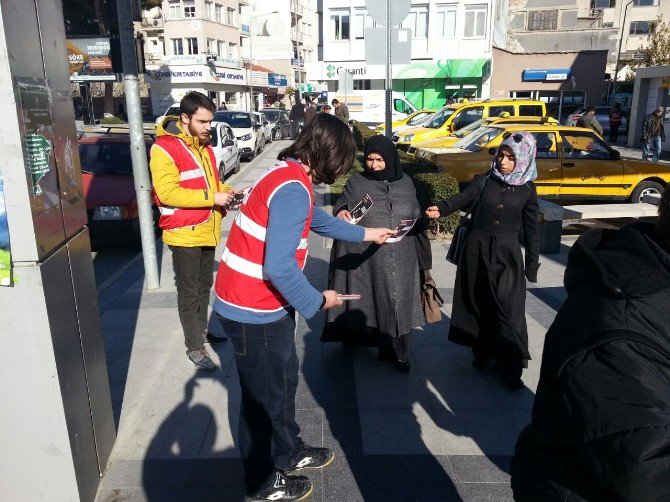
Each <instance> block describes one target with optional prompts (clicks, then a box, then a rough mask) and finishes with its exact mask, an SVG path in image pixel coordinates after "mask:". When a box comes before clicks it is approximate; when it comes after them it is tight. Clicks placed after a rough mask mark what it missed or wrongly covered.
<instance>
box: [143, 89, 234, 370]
mask: <svg viewBox="0 0 670 502" xmlns="http://www.w3.org/2000/svg"><path fill="white" fill-rule="evenodd" d="M179 108H180V109H179V111H180V116H179V120H176V119H175V118H174V117H167V118H166V119H165V120H163V122H162V123H161V124H160V125H159V126H158V127H157V128H156V143H155V144H154V145H153V146H152V147H151V160H150V162H149V166H150V168H151V178H152V181H153V185H154V190H155V192H156V203H157V205H158V209H159V210H160V219H159V220H158V222H159V225H160V227H161V228H162V229H163V242H164V243H165V244H167V245H168V247H169V248H170V251H172V261H173V268H174V274H175V281H176V284H177V306H178V309H179V320H180V321H181V325H182V329H183V330H184V340H185V343H186V354H187V356H188V358H189V359H190V360H191V362H192V363H193V364H195V366H196V367H197V368H198V369H202V370H207V371H212V370H214V369H216V366H215V364H214V362H213V361H212V359H211V357H210V356H209V354H208V353H207V350H206V349H205V346H204V342H205V340H207V341H209V342H210V343H215V342H221V341H224V340H225V338H221V337H216V336H214V335H213V334H212V333H209V332H208V331H207V321H208V312H207V309H208V307H209V293H210V290H211V288H212V282H213V277H212V275H213V269H214V249H215V248H216V246H217V245H218V244H219V242H220V241H221V220H222V218H223V216H224V215H225V214H226V208H227V207H228V205H229V204H230V202H232V200H233V189H232V188H231V187H230V186H228V185H225V184H223V183H222V182H221V180H220V179H219V170H218V169H217V168H216V158H215V157H214V150H212V147H211V146H210V144H209V141H210V129H211V126H212V119H213V118H214V111H215V110H216V105H215V104H214V102H213V101H212V100H211V99H209V98H208V97H207V96H205V95H204V94H202V93H200V92H195V91H194V92H189V93H188V94H186V96H184V98H183V99H182V100H181V102H180V106H179Z"/></svg>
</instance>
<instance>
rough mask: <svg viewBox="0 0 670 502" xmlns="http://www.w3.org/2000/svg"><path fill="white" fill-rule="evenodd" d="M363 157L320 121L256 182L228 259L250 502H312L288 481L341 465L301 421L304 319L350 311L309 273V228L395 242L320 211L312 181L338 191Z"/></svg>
mask: <svg viewBox="0 0 670 502" xmlns="http://www.w3.org/2000/svg"><path fill="white" fill-rule="evenodd" d="M355 157H356V143H355V142H354V138H353V135H352V134H351V131H350V130H349V128H348V127H347V126H345V125H343V124H342V123H341V122H340V121H339V120H337V119H336V118H335V117H333V116H331V115H326V114H320V115H318V116H317V117H315V118H314V119H313V120H312V121H311V122H310V123H309V124H307V125H306V126H305V128H304V129H303V130H302V132H301V133H300V135H299V136H298V139H297V140H296V141H295V142H294V143H293V144H292V145H291V146H289V147H288V148H286V149H284V150H282V151H281V152H280V153H279V156H278V160H279V161H278V162H277V163H276V164H275V165H274V166H273V167H271V168H270V169H269V170H268V171H266V173H265V174H264V175H263V176H262V177H261V178H260V179H259V180H257V181H256V183H254V184H253V187H252V188H251V191H250V192H249V193H248V195H247V196H246V197H245V201H244V202H243V203H242V205H241V206H240V209H239V211H238V213H237V217H236V218H235V221H234V223H233V226H232V228H231V230H230V234H229V237H228V241H227V242H226V247H225V249H224V251H223V254H222V256H221V261H220V263H219V271H218V274H217V279H216V296H217V299H216V301H215V303H214V309H215V310H216V312H217V314H218V317H219V321H220V322H221V325H222V326H223V329H224V331H225V332H226V333H227V334H228V336H230V338H231V340H232V343H233V346H234V348H235V361H236V366H237V374H238V376H239V380H240V387H241V390H242V406H241V409H240V420H239V435H238V437H239V448H240V453H241V456H242V463H243V465H244V480H245V485H246V492H247V496H248V497H249V499H248V500H254V501H257V500H279V501H281V500H284V501H288V500H303V497H304V498H306V497H307V496H308V495H309V494H310V493H311V492H312V484H311V482H310V481H309V479H307V478H306V477H304V476H288V474H289V473H295V472H298V471H300V470H302V469H317V468H321V467H325V466H326V465H328V464H330V463H331V462H332V461H333V458H334V455H333V453H332V452H331V451H330V450H329V449H327V448H316V447H312V446H308V445H306V444H305V443H304V442H303V440H302V439H301V437H300V427H299V426H298V424H297V423H296V421H295V394H296V389H297V386H298V369H299V362H298V356H297V353H296V348H295V327H296V319H295V315H296V311H297V312H298V313H300V314H301V315H302V316H303V317H305V318H306V319H310V318H312V317H314V315H316V313H317V312H318V311H319V310H325V309H329V308H331V307H333V306H336V305H341V304H342V300H340V299H338V296H337V295H338V293H337V292H336V291H332V290H327V291H318V290H316V289H315V288H314V287H313V286H312V285H310V284H309V282H308V281H307V277H305V274H304V273H303V271H302V269H303V267H304V265H305V261H306V259H307V238H308V236H309V232H310V230H313V231H315V232H317V233H319V234H320V235H323V236H326V237H331V238H334V239H342V240H346V241H350V242H362V241H374V242H376V243H378V244H382V243H383V242H384V241H385V240H386V239H387V238H388V237H389V236H390V235H393V234H394V232H393V231H391V230H389V229H388V228H363V227H361V226H358V225H351V224H350V223H347V222H344V221H342V220H341V219H339V218H335V217H333V216H330V215H328V214H326V213H325V212H324V211H323V210H322V209H321V208H319V207H317V206H315V204H314V189H313V183H326V184H332V183H333V182H334V181H335V179H336V178H337V177H338V176H340V175H342V174H344V173H346V172H347V171H348V170H349V168H350V167H351V165H352V164H353V161H354V159H355ZM344 292H346V291H344Z"/></svg>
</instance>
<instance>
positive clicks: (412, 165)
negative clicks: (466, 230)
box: [330, 121, 459, 236]
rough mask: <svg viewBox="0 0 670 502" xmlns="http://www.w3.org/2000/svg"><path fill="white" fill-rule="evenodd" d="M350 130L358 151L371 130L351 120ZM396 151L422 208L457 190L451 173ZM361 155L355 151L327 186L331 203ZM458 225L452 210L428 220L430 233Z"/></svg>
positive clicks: (356, 168) (359, 168)
mask: <svg viewBox="0 0 670 502" xmlns="http://www.w3.org/2000/svg"><path fill="white" fill-rule="evenodd" d="M351 123H352V126H353V128H352V130H353V134H354V138H355V139H356V146H357V147H358V149H359V150H360V151H363V149H364V144H365V140H367V139H368V138H369V137H370V136H374V134H375V132H374V131H373V130H372V129H370V128H368V127H367V126H366V125H365V124H361V123H360V122H356V121H352V122H351ZM398 154H399V155H400V163H401V164H402V169H403V171H404V172H405V173H406V174H407V175H408V176H409V177H410V178H411V179H412V182H413V183H414V187H415V188H416V196H417V199H418V201H419V205H420V206H421V208H422V209H425V208H426V207H428V206H429V205H430V204H431V203H433V202H436V201H438V200H443V199H446V198H448V197H449V196H451V195H454V194H456V193H458V191H459V190H458V182H457V181H456V179H454V178H453V177H452V176H449V175H448V174H445V173H440V172H438V171H437V170H436V168H435V167H433V166H431V165H429V164H426V163H425V162H422V161H421V160H419V159H417V158H416V157H414V156H412V155H408V154H407V153H405V152H404V151H402V150H398ZM362 162H363V156H362V155H359V156H358V157H357V159H356V161H355V162H354V166H353V167H352V168H351V169H350V170H349V172H348V173H347V174H345V175H344V176H340V177H339V178H338V179H337V180H336V181H335V183H334V184H333V185H332V186H331V188H330V193H331V199H330V200H331V205H332V204H335V201H336V200H337V199H338V197H339V196H340V195H341V193H342V188H343V187H344V184H345V183H346V182H347V179H349V176H351V175H352V174H354V173H357V172H361V171H362V170H363V167H362ZM457 225H458V215H457V214H452V215H450V216H447V217H443V218H438V219H437V220H431V222H430V224H429V227H428V229H429V231H430V232H431V233H432V235H433V236H439V235H441V234H446V233H449V234H450V233H453V231H454V230H455V228H456V226H457Z"/></svg>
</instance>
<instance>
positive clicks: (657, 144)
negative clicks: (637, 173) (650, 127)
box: [642, 136, 661, 162]
mask: <svg viewBox="0 0 670 502" xmlns="http://www.w3.org/2000/svg"><path fill="white" fill-rule="evenodd" d="M649 153H651V154H652V157H651V158H652V161H653V162H658V158H659V157H660V156H661V137H660V136H652V137H651V138H647V141H646V142H645V143H642V160H647V157H648V156H649Z"/></svg>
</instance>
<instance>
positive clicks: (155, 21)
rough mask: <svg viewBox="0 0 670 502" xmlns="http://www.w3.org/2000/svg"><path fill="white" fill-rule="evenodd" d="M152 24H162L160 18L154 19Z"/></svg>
mask: <svg viewBox="0 0 670 502" xmlns="http://www.w3.org/2000/svg"><path fill="white" fill-rule="evenodd" d="M151 25H152V26H160V25H161V20H160V19H154V20H153V21H151Z"/></svg>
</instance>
